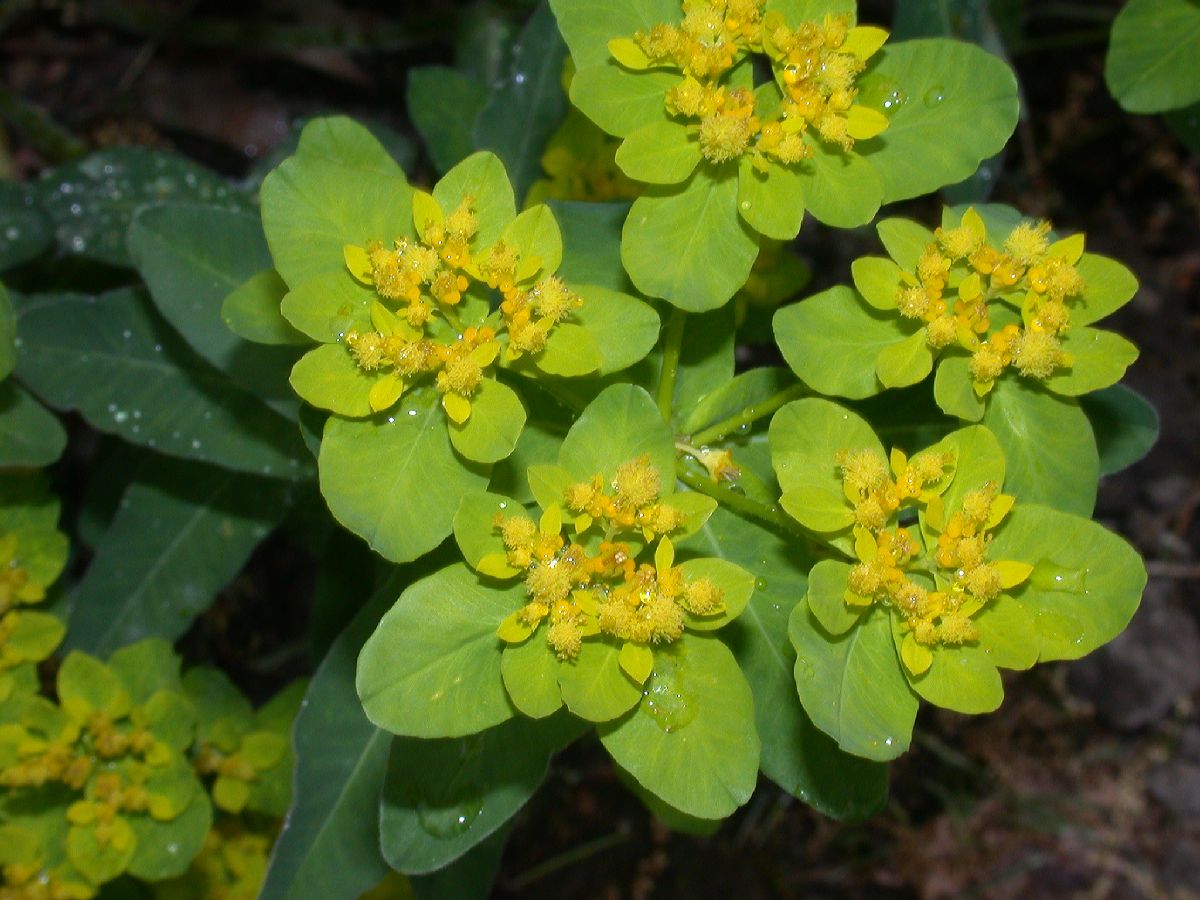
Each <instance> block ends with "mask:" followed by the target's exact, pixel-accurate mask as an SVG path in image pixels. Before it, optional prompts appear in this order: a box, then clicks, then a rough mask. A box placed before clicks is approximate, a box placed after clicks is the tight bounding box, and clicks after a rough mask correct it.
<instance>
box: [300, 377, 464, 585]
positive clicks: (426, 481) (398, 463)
mask: <svg viewBox="0 0 1200 900" xmlns="http://www.w3.org/2000/svg"><path fill="white" fill-rule="evenodd" d="M388 418H389V419H394V420H395V421H389V420H388V419H384V418H382V417H376V418H374V419H366V420H362V421H346V420H343V419H339V418H337V417H336V416H334V417H331V418H330V419H329V421H328V422H326V424H325V435H324V439H323V440H322V442H321V456H320V461H319V470H320V475H321V493H322V494H324V496H325V501H326V502H327V503H328V504H329V509H330V511H331V512H332V513H333V516H334V518H336V519H337V520H338V521H339V522H341V523H342V524H343V525H345V526H346V527H347V528H349V529H350V530H351V531H353V532H354V533H355V534H357V535H358V536H359V537H361V538H363V539H364V540H365V541H366V542H367V543H368V544H369V545H370V546H371V547H372V548H373V549H374V550H375V551H376V552H378V553H379V554H381V555H382V556H384V557H385V558H387V559H390V560H392V561H393V562H405V561H407V560H410V559H416V558H417V557H418V556H420V555H421V554H423V553H427V552H429V551H430V550H432V549H433V548H434V547H436V546H437V545H438V544H439V543H440V542H441V540H442V539H443V538H444V537H445V536H446V535H448V534H449V533H450V527H451V523H452V521H453V519H454V511H455V510H456V509H458V501H459V498H461V497H462V495H463V494H465V493H467V492H468V491H473V490H482V489H483V487H484V485H486V484H487V474H486V469H484V468H482V467H478V466H469V465H468V464H466V463H465V462H463V461H461V460H459V458H458V457H457V456H456V455H455V453H454V449H453V447H452V446H451V444H450V438H449V436H448V435H447V433H446V427H445V424H444V422H443V419H444V416H443V414H442V410H441V407H440V405H439V404H438V401H437V394H436V392H435V391H432V390H427V389H426V390H416V391H412V392H410V393H409V394H406V395H405V397H404V399H403V400H401V403H400V405H399V406H398V407H397V408H396V409H395V410H394V411H393V414H392V416H390V417H388Z"/></svg>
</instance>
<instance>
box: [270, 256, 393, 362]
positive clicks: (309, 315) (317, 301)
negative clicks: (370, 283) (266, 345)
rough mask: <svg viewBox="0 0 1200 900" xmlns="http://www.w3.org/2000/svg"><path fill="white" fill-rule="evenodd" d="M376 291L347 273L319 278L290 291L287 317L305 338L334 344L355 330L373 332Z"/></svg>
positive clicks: (286, 298) (283, 307)
mask: <svg viewBox="0 0 1200 900" xmlns="http://www.w3.org/2000/svg"><path fill="white" fill-rule="evenodd" d="M374 299H375V291H374V290H373V289H372V288H369V287H367V286H365V285H363V284H360V283H359V282H358V281H356V280H355V279H354V278H352V277H350V275H349V273H348V272H346V271H340V272H326V273H325V274H322V275H315V276H313V277H312V278H309V279H308V280H307V281H305V282H304V283H303V284H301V285H299V286H296V287H293V288H292V289H291V290H290V291H288V292H287V293H286V294H285V295H284V297H283V301H282V303H281V306H280V311H281V312H282V313H283V317H284V318H285V319H287V321H288V322H289V323H290V324H291V325H292V326H294V327H295V328H296V329H297V330H298V331H300V332H301V333H302V334H306V335H308V336H309V337H310V338H312V339H313V340H315V341H321V342H323V343H327V344H331V343H333V342H335V341H340V340H341V339H342V336H343V335H344V334H345V333H346V332H347V331H350V330H351V329H352V328H360V329H370V328H372V326H371V303H372V301H373V300H374Z"/></svg>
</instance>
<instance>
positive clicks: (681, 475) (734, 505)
mask: <svg viewBox="0 0 1200 900" xmlns="http://www.w3.org/2000/svg"><path fill="white" fill-rule="evenodd" d="M675 476H676V477H677V478H678V479H679V480H680V481H682V482H683V483H684V484H686V485H687V486H688V487H690V488H691V489H692V490H693V491H696V492H698V493H701V494H707V495H708V496H709V497H712V498H713V499H714V500H716V501H717V502H718V503H720V504H721V505H722V506H727V507H729V509H731V510H733V511H734V512H737V513H741V514H742V515H744V516H749V517H750V518H752V519H758V520H759V521H760V522H764V523H766V524H767V525H770V526H771V527H772V528H776V529H779V530H782V531H786V532H788V533H789V534H795V535H799V536H801V537H804V538H807V535H805V534H804V532H802V531H801V530H800V526H799V525H797V524H796V523H795V522H793V521H792V520H791V519H789V518H788V517H787V516H786V515H785V514H784V512H783V510H781V509H780V508H779V507H778V506H767V505H766V504H765V503H759V502H758V501H757V500H752V499H750V498H749V497H747V496H746V495H745V494H739V493H738V492H737V491H733V490H730V489H729V488H727V487H725V485H723V484H717V483H716V482H714V481H712V480H711V479H708V478H705V477H704V476H703V475H700V474H698V473H696V472H693V471H692V470H691V469H689V468H688V467H687V466H686V465H685V464H684V462H683V461H682V460H679V461H677V462H676V463H675Z"/></svg>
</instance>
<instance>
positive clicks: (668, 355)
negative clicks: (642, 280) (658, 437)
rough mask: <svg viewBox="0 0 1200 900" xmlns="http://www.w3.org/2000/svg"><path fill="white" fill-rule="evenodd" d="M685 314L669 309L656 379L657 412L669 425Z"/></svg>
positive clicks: (674, 308)
mask: <svg viewBox="0 0 1200 900" xmlns="http://www.w3.org/2000/svg"><path fill="white" fill-rule="evenodd" d="M686 321H687V313H685V312H684V311H683V310H682V309H680V308H679V307H672V308H671V317H670V318H669V319H668V320H667V335H666V338H665V340H664V341H663V360H662V373H661V374H660V375H659V379H658V411H659V412H660V413H661V414H662V417H663V421H664V422H666V423H667V424H668V425H670V424H671V408H672V407H673V406H674V404H675V376H676V375H678V374H679V354H680V351H681V350H682V349H683V326H684V323H685V322H686Z"/></svg>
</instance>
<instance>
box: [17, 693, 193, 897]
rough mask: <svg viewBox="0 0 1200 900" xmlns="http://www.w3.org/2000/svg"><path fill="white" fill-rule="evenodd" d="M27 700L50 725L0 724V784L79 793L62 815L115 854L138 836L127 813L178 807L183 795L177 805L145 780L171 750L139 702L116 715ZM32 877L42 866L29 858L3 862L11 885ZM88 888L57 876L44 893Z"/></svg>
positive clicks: (165, 812)
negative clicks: (0, 760)
mask: <svg viewBox="0 0 1200 900" xmlns="http://www.w3.org/2000/svg"><path fill="white" fill-rule="evenodd" d="M30 702H31V703H33V704H36V705H37V707H38V709H39V711H40V712H39V714H38V715H37V716H35V718H36V719H38V720H39V721H42V722H43V724H45V725H46V726H47V729H48V730H47V731H42V730H40V729H39V730H36V731H35V730H30V729H27V728H26V727H25V726H23V725H20V724H16V723H9V724H5V725H0V747H2V748H3V749H4V756H5V757H6V759H9V760H12V761H11V762H10V763H9V764H8V765H6V766H4V767H3V768H2V769H0V786H2V787H4V788H6V789H10V790H11V789H18V788H39V787H42V786H44V785H48V784H60V785H62V786H63V787H64V788H66V789H68V790H70V791H73V792H76V793H81V794H83V796H82V797H80V799H78V800H76V801H75V802H73V803H72V804H71V805H70V806H69V807H68V808H67V814H66V815H67V821H68V822H70V823H71V824H72V825H74V826H77V827H80V828H86V829H87V830H88V831H89V832H90V833H91V837H92V839H93V840H94V841H95V844H96V846H97V847H98V848H99V849H100V850H101V851H104V850H106V849H111V851H112V852H115V853H117V854H124V853H129V852H132V848H133V846H134V844H135V842H136V840H137V838H136V837H135V833H134V830H133V826H132V825H131V824H130V822H129V820H128V819H127V817H126V816H127V814H133V815H148V816H150V817H151V818H153V819H155V820H157V821H160V822H169V821H171V820H173V819H175V818H176V817H177V816H179V814H180V813H181V812H183V807H184V806H186V805H187V804H186V801H185V802H183V803H182V804H181V803H180V799H181V798H179V797H175V796H170V795H167V794H160V793H156V792H154V791H152V790H150V789H149V788H148V787H147V782H148V780H149V779H150V778H151V777H153V775H154V774H155V772H156V771H162V770H163V767H164V766H167V765H168V764H170V762H171V761H172V759H173V758H174V753H173V751H172V750H171V749H170V748H169V747H168V746H167V745H166V744H164V743H163V742H162V741H160V740H159V739H158V738H157V737H155V736H154V735H153V734H152V733H151V731H150V729H149V727H148V714H147V712H146V710H145V708H144V707H142V706H133V707H131V708H129V709H128V710H126V711H125V712H123V713H122V714H121V715H116V716H114V715H110V714H108V713H106V712H103V711H100V710H84V709H82V708H78V709H77V708H74V707H73V706H72V705H70V704H67V705H66V706H64V707H63V708H59V707H57V706H55V705H54V704H52V703H50V701H48V700H43V699H40V698H38V699H35V700H31V701H30ZM50 723H54V724H53V725H51V724H50ZM50 732H53V733H50ZM35 876H36V878H37V879H38V880H39V881H41V880H42V879H43V878H44V877H45V873H44V872H42V871H41V868H40V867H39V866H36V865H33V864H22V863H14V864H11V865H8V866H5V867H4V879H5V882H6V883H7V884H9V885H26V883H27V882H28V881H29V880H30V879H32V878H34V877H35ZM31 889H32V888H31ZM94 891H95V889H94V888H93V887H91V886H90V885H86V884H81V883H75V882H70V883H66V882H63V883H62V884H61V885H60V889H59V890H58V892H57V893H48V894H46V896H47V897H90V896H92V895H93V893H94ZM19 896H37V894H34V893H30V894H25V895H19Z"/></svg>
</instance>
